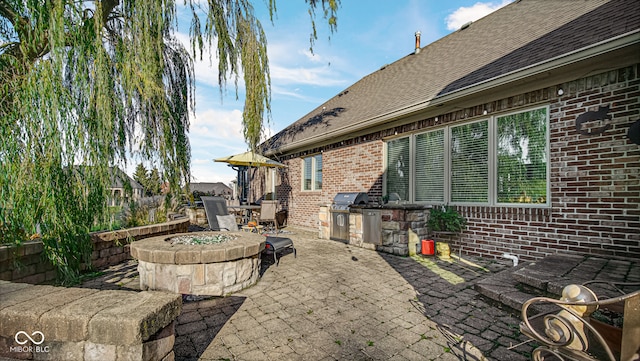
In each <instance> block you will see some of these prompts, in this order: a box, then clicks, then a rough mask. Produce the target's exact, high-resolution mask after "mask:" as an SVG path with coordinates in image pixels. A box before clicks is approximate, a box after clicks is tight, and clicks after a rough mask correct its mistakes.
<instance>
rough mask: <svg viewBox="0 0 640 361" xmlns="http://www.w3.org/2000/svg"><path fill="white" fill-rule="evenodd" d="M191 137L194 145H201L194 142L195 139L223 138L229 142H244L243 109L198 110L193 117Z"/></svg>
mask: <svg viewBox="0 0 640 361" xmlns="http://www.w3.org/2000/svg"><path fill="white" fill-rule="evenodd" d="M189 138H190V139H191V140H192V147H193V146H194V145H195V146H201V145H200V144H193V143H194V141H198V142H200V141H203V140H205V139H210V140H213V139H218V140H220V139H223V140H224V141H225V142H226V143H227V144H229V143H236V142H240V143H241V142H244V140H243V139H244V138H243V137H242V111H241V110H238V109H233V110H218V109H207V110H204V111H199V112H197V113H196V116H195V118H192V119H191V127H190V130H189ZM194 138H195V139H194Z"/></svg>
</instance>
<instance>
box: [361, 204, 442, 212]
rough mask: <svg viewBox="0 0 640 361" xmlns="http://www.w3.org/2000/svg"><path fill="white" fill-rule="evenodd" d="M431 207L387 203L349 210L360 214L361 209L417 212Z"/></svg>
mask: <svg viewBox="0 0 640 361" xmlns="http://www.w3.org/2000/svg"><path fill="white" fill-rule="evenodd" d="M431 208H432V206H431V205H427V204H415V203H387V204H354V205H352V206H351V208H350V210H351V212H354V213H360V212H362V210H363V209H403V210H411V211H412V210H419V209H431Z"/></svg>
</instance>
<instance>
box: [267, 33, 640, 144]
mask: <svg viewBox="0 0 640 361" xmlns="http://www.w3.org/2000/svg"><path fill="white" fill-rule="evenodd" d="M639 43H640V29H636V30H633V31H631V32H628V33H626V34H622V35H619V36H617V37H614V38H610V39H607V40H604V41H601V42H599V43H595V44H592V45H590V46H587V47H585V48H582V49H578V50H575V51H573V52H570V53H566V54H562V55H560V56H557V57H555V58H551V59H548V60H546V61H544V62H540V63H537V64H533V65H530V66H527V67H525V68H522V69H519V70H516V71H512V72H510V73H506V74H503V75H500V76H497V77H494V78H491V79H487V80H485V81H482V82H480V83H477V84H473V85H470V86H467V87H464V88H461V89H458V90H455V91H453V92H450V93H447V94H444V95H441V96H436V97H435V98H431V99H427V100H423V101H420V102H417V103H414V104H411V105H408V106H406V107H403V108H400V109H396V110H393V111H391V112H388V113H385V114H381V115H379V116H376V117H372V118H369V119H365V120H363V121H361V122H358V123H356V124H353V125H348V126H344V127H340V128H337V129H334V130H332V131H329V132H327V133H325V134H323V135H321V136H318V137H313V138H307V139H303V140H299V141H292V142H288V143H287V144H285V145H283V146H281V147H279V148H277V149H270V150H268V151H267V152H266V154H265V155H275V154H285V153H287V152H288V151H292V150H294V149H299V148H303V147H305V146H308V145H312V144H313V145H317V144H321V143H325V142H334V141H336V138H338V137H341V136H344V135H347V134H351V133H354V132H357V131H360V130H365V129H369V128H371V127H374V126H377V125H380V124H383V123H388V122H390V121H393V120H397V119H401V118H403V117H405V116H408V115H411V114H416V113H418V112H422V111H425V110H427V109H429V108H432V107H436V106H440V105H444V104H445V103H452V102H455V101H457V100H460V99H462V98H465V97H468V96H470V95H473V94H478V93H481V92H483V91H487V90H491V89H493V88H497V87H500V86H505V85H507V84H510V83H513V82H516V81H519V80H523V79H526V78H528V77H532V76H535V75H538V74H543V73H546V72H550V71H552V70H556V69H558V68H561V67H564V66H567V65H571V64H574V63H577V62H580V61H583V60H587V59H590V58H593V57H597V56H600V55H603V54H606V53H609V52H612V51H615V50H619V49H623V48H625V47H628V46H632V45H635V44H639Z"/></svg>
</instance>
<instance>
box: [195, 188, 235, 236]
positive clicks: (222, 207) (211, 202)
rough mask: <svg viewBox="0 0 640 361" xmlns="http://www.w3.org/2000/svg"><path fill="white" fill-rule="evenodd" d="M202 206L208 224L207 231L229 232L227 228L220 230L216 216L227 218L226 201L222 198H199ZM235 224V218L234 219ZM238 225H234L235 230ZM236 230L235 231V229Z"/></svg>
mask: <svg viewBox="0 0 640 361" xmlns="http://www.w3.org/2000/svg"><path fill="white" fill-rule="evenodd" d="M200 199H202V204H203V205H204V211H205V213H206V214H207V222H209V229H210V230H212V231H225V230H229V229H228V226H227V227H224V228H225V229H221V228H220V224H219V223H218V217H217V216H228V215H230V214H229V210H228V209H227V201H226V200H225V199H224V198H222V197H211V196H205V197H200ZM234 223H235V217H234ZM237 227H238V225H237V224H236V228H237ZM236 230H237V229H236Z"/></svg>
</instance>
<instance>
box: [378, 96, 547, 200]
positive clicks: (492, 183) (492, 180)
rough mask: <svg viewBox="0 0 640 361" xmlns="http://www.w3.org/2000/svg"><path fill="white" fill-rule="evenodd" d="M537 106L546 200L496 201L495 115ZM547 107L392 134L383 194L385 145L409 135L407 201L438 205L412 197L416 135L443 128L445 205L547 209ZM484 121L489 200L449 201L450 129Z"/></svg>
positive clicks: (414, 175)
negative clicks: (542, 125) (542, 118)
mask: <svg viewBox="0 0 640 361" xmlns="http://www.w3.org/2000/svg"><path fill="white" fill-rule="evenodd" d="M538 109H545V111H546V134H545V137H546V139H545V141H546V145H547V146H546V162H547V166H546V202H545V203H504V202H503V203H499V202H498V190H497V186H498V164H497V153H498V150H497V149H498V144H497V132H498V129H497V128H498V127H497V122H498V118H502V117H506V116H510V115H513V114H518V113H525V112H530V111H535V110H538ZM549 110H550V109H549V106H548V105H546V106H537V107H532V108H526V109H519V110H515V111H511V112H508V113H507V112H505V113H500V114H495V115H492V116H489V117H482V118H476V119H473V120H469V121H466V122H457V123H454V124H450V125H446V126H443V127H437V128H432V129H429V130H427V131H421V132H416V133H412V134H409V135H402V136H401V137H394V138H390V139H388V140H387V141H386V142H385V148H384V154H383V161H384V162H385V173H384V176H383V195H386V194H387V172H386V170H387V167H388V164H387V152H388V150H387V147H388V141H390V140H393V139H398V138H404V137H407V136H408V137H409V164H410V166H409V172H410V176H409V195H410V199H409V201H408V202H410V203H419V204H433V205H435V204H437V203H432V202H417V201H416V200H415V197H416V195H415V193H416V192H415V187H416V179H415V177H416V171H415V169H416V152H417V149H416V136H417V135H419V134H423V133H428V132H431V131H439V130H442V129H443V128H444V134H445V139H444V147H445V152H444V159H443V162H444V199H445V202H444V203H445V204H451V205H461V206H464V205H476V206H477V205H482V206H500V207H503V206H504V207H521V208H548V207H550V206H551V163H550V161H551V156H550V152H551V145H550V133H551V129H550V113H549ZM485 120H486V121H487V122H488V127H487V128H488V132H489V134H488V136H489V154H488V157H489V164H488V165H489V169H488V171H489V172H488V174H489V180H488V187H489V189H488V202H452V201H451V131H452V128H454V127H457V126H460V125H464V124H471V123H474V122H480V121H485Z"/></svg>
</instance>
